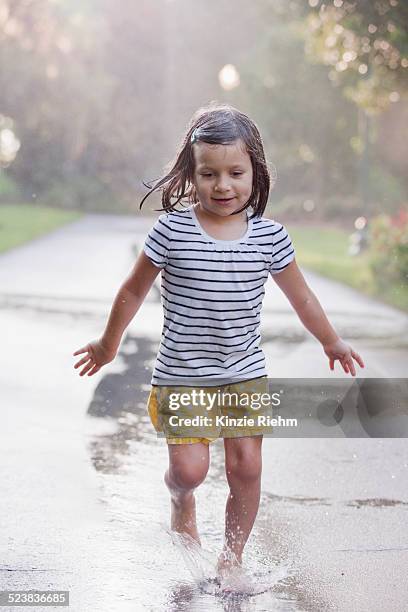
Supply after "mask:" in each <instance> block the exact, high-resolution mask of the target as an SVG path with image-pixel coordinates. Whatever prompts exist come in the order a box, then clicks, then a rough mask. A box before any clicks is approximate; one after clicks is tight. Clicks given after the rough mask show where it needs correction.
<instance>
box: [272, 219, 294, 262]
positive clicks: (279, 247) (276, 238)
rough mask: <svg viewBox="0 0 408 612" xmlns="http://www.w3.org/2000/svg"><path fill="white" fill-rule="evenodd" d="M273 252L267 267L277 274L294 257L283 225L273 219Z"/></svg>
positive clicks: (290, 242) (291, 245) (290, 241)
mask: <svg viewBox="0 0 408 612" xmlns="http://www.w3.org/2000/svg"><path fill="white" fill-rule="evenodd" d="M272 241H273V254H272V262H271V265H270V268H269V271H270V273H271V274H279V272H282V270H284V268H286V266H288V265H289V264H290V262H291V261H293V260H294V259H295V249H294V248H293V244H292V240H291V239H290V236H289V234H288V231H287V229H286V227H285V226H284V225H282V224H281V223H278V222H276V221H274V224H273V228H272Z"/></svg>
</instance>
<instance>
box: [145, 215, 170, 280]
mask: <svg viewBox="0 0 408 612" xmlns="http://www.w3.org/2000/svg"><path fill="white" fill-rule="evenodd" d="M170 241H171V227H170V222H169V219H168V215H166V214H163V215H160V217H159V218H158V219H157V221H156V223H155V224H154V225H153V227H152V228H151V230H150V232H149V233H148V235H147V237H146V239H145V242H144V245H143V251H144V252H145V254H146V255H147V257H148V258H149V259H150V260H151V261H152V263H154V265H155V266H157V267H158V268H164V267H165V266H166V264H167V258H168V252H169V249H170Z"/></svg>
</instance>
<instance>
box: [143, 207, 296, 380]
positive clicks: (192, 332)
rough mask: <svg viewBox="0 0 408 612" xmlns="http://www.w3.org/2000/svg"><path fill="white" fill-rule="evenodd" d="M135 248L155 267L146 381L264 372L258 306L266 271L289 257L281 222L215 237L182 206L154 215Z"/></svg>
mask: <svg viewBox="0 0 408 612" xmlns="http://www.w3.org/2000/svg"><path fill="white" fill-rule="evenodd" d="M252 212H253V210H252V209H247V216H249V214H252ZM143 248H144V252H145V253H146V255H147V256H148V257H149V259H150V260H151V261H152V262H153V263H154V264H155V265H156V266H157V267H159V268H161V269H162V282H161V289H162V303H163V310H164V324H163V331H162V339H161V343H160V346H159V352H158V355H157V359H156V364H155V368H154V371H153V375H152V381H151V382H152V384H154V385H170V384H171V385H185V386H193V385H200V386H213V385H214V386H215V385H221V384H229V383H234V382H239V381H242V380H247V379H251V378H257V377H258V376H265V375H266V374H267V372H266V369H265V357H264V354H263V352H262V350H261V349H260V347H259V343H260V334H259V324H260V312H261V308H262V300H263V297H264V294H265V287H264V286H265V282H266V279H267V278H268V275H269V274H278V273H279V272H281V271H282V270H283V269H284V268H286V266H288V265H289V263H290V262H291V261H293V259H294V257H295V253H294V249H293V246H292V242H291V239H290V237H289V235H288V232H287V230H286V228H285V227H284V226H283V225H282V224H280V223H278V222H276V221H271V220H270V219H266V218H263V217H262V218H254V219H248V228H247V232H246V233H245V235H244V236H242V238H240V239H238V240H216V239H214V238H212V237H210V236H209V235H208V234H207V233H206V232H205V231H204V229H203V228H202V227H201V225H200V223H199V221H198V219H197V216H196V214H195V211H194V207H193V206H190V207H189V208H186V209H185V210H184V211H181V212H179V211H177V212H170V213H167V214H162V215H160V217H159V218H158V219H157V221H156V223H155V224H154V226H153V227H152V229H151V230H150V232H149V234H148V236H147V238H146V240H145V243H144V247H143Z"/></svg>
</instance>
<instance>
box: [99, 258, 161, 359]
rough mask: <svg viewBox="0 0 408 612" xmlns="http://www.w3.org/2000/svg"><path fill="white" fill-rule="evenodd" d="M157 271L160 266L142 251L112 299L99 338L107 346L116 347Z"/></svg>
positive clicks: (147, 291)
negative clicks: (106, 319) (108, 313)
mask: <svg viewBox="0 0 408 612" xmlns="http://www.w3.org/2000/svg"><path fill="white" fill-rule="evenodd" d="M159 272H160V268H158V267H157V266H155V265H154V264H153V263H152V262H151V261H150V259H149V258H148V257H147V255H145V253H144V252H143V251H142V252H141V253H140V254H139V257H138V258H137V260H136V263H135V265H134V266H133V269H132V271H131V272H130V274H129V276H128V277H127V278H126V280H125V281H124V282H123V283H122V285H121V286H120V288H119V291H118V293H117V295H116V297H115V299H114V301H113V305H112V308H111V312H110V315H109V319H108V322H107V324H106V328H105V331H104V332H103V335H102V338H101V340H102V342H103V344H105V345H106V346H107V347H110V348H114V349H117V348H118V346H119V344H120V341H121V339H122V335H123V332H124V331H125V329H126V328H127V326H128V325H129V323H130V322H131V320H132V319H133V317H134V316H135V314H136V313H137V311H138V310H139V308H140V306H141V305H142V304H143V302H144V299H145V297H146V295H147V294H148V293H149V291H150V288H151V286H152V285H153V282H154V279H155V278H156V276H157V275H158V273H159Z"/></svg>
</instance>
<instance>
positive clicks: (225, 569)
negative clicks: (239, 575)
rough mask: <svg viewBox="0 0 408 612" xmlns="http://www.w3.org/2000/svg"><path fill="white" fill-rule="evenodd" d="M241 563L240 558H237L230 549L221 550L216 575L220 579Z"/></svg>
mask: <svg viewBox="0 0 408 612" xmlns="http://www.w3.org/2000/svg"><path fill="white" fill-rule="evenodd" d="M241 565H242V560H241V558H238V557H237V556H236V554H235V553H234V552H233V551H232V550H228V551H226V550H223V551H222V553H221V554H220V556H219V557H218V562H217V576H218V578H220V579H221V580H224V579H225V578H227V577H228V576H229V575H230V574H231V573H233V572H234V570H236V568H240V567H241Z"/></svg>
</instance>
